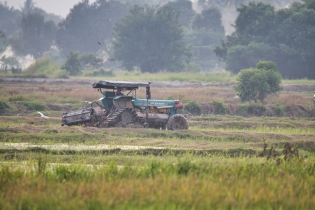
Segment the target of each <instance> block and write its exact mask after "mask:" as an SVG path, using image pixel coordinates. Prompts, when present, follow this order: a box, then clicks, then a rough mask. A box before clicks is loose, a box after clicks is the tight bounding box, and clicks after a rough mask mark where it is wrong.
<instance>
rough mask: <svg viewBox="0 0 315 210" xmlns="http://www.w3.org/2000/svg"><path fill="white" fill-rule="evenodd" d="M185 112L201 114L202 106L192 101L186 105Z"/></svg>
mask: <svg viewBox="0 0 315 210" xmlns="http://www.w3.org/2000/svg"><path fill="white" fill-rule="evenodd" d="M184 110H186V111H188V112H189V113H191V114H193V115H200V114H201V106H200V105H199V104H197V103H196V102H194V101H191V102H188V103H187V104H185V107H184Z"/></svg>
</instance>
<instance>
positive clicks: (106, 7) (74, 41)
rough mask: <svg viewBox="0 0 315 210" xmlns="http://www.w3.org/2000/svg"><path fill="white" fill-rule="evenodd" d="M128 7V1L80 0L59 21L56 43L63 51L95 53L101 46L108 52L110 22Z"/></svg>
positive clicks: (111, 25) (121, 15)
mask: <svg viewBox="0 0 315 210" xmlns="http://www.w3.org/2000/svg"><path fill="white" fill-rule="evenodd" d="M127 11H128V10H127V5H126V4H123V3H121V2H120V1H116V0H108V1H105V0H97V1H96V2H94V3H93V4H89V1H88V0H83V1H81V2H80V3H78V4H76V5H75V6H74V7H73V8H72V9H71V11H70V13H69V14H68V15H67V17H66V19H65V20H64V21H62V22H60V23H59V29H58V32H57V36H56V44H57V46H58V47H59V48H60V49H61V51H62V53H63V54H64V55H67V54H69V52H70V51H77V52H80V53H95V52H97V51H98V50H100V49H102V50H105V51H107V52H108V51H110V48H111V46H110V45H108V43H110V41H109V40H110V39H111V36H112V32H113V26H114V24H115V23H116V21H117V20H118V19H120V18H122V17H123V16H124V15H125V14H126V13H127ZM98 42H100V43H101V45H99V44H98Z"/></svg>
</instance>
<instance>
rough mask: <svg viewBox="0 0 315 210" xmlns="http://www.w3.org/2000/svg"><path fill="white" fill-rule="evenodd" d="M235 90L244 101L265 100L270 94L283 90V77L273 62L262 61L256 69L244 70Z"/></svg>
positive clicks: (239, 76)
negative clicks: (281, 84) (281, 85)
mask: <svg viewBox="0 0 315 210" xmlns="http://www.w3.org/2000/svg"><path fill="white" fill-rule="evenodd" d="M237 81H238V84H237V85H236V86H235V90H236V91H237V93H238V96H239V97H240V99H241V100H242V101H243V102H244V101H251V100H254V101H255V102H256V101H257V100H260V101H262V100H264V99H265V97H266V96H267V95H268V94H271V93H276V92H278V91H280V90H281V87H280V83H281V75H280V74H279V72H277V70H276V65H275V64H274V63H273V62H268V61H261V62H259V63H258V64H257V66H256V68H254V69H243V70H241V71H240V73H239V74H238V77H237Z"/></svg>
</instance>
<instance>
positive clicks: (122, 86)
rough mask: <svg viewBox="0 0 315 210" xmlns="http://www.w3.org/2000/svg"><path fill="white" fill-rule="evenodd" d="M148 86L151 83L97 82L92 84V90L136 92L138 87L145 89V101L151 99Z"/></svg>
mask: <svg viewBox="0 0 315 210" xmlns="http://www.w3.org/2000/svg"><path fill="white" fill-rule="evenodd" d="M150 84H151V82H147V83H145V82H128V81H105V80H99V81H97V82H95V83H93V84H92V87H93V88H98V89H102V88H104V89H112V90H118V91H120V90H130V91H132V90H136V89H138V88H139V87H145V88H146V97H147V99H150V98H151V91H150Z"/></svg>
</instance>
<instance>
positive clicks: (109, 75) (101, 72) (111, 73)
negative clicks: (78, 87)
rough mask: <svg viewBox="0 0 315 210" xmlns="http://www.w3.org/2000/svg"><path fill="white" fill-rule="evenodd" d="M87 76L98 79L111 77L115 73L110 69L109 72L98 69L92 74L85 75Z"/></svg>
mask: <svg viewBox="0 0 315 210" xmlns="http://www.w3.org/2000/svg"><path fill="white" fill-rule="evenodd" d="M87 76H93V77H98V76H105V77H113V76H115V73H114V71H113V70H112V69H109V70H104V69H100V70H98V71H93V72H92V73H89V74H87Z"/></svg>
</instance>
